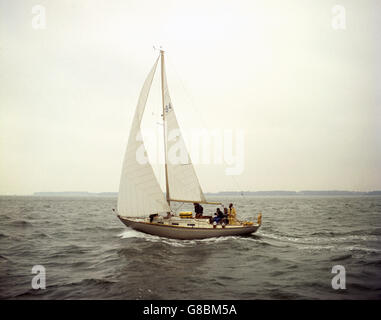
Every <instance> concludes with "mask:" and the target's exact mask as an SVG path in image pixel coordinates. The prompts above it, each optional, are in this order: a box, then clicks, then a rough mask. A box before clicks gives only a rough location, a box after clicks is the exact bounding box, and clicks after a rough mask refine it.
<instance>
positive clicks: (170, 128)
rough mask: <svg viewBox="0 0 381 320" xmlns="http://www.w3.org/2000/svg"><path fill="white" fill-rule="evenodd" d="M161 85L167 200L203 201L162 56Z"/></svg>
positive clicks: (203, 197)
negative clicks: (178, 120)
mask: <svg viewBox="0 0 381 320" xmlns="http://www.w3.org/2000/svg"><path fill="white" fill-rule="evenodd" d="M161 68H162V82H163V83H162V86H163V104H164V106H163V107H164V123H165V126H166V135H165V139H166V153H167V157H166V163H167V178H168V183H167V187H168V189H169V190H168V193H169V200H182V201H184V200H185V201H191V202H205V201H206V200H205V196H204V194H203V192H202V189H201V186H200V183H199V181H198V178H197V175H196V171H195V169H194V167H193V164H192V161H191V159H190V157H189V154H188V151H187V149H186V146H185V142H184V139H183V136H182V134H181V131H180V127H179V124H178V122H177V119H176V115H175V112H174V109H173V104H172V102H171V97H170V95H169V89H168V84H167V77H166V74H165V67H164V57H163V56H162V65H161Z"/></svg>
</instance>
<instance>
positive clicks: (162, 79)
mask: <svg viewBox="0 0 381 320" xmlns="http://www.w3.org/2000/svg"><path fill="white" fill-rule="evenodd" d="M160 61H161V100H162V104H163V132H164V157H165V196H166V199H167V202H168V205H170V200H169V199H170V197H169V184H168V166H167V162H168V161H167V160H168V159H167V158H168V157H167V139H166V132H165V98H164V96H165V94H164V50H160Z"/></svg>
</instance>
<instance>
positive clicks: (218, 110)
mask: <svg viewBox="0 0 381 320" xmlns="http://www.w3.org/2000/svg"><path fill="white" fill-rule="evenodd" d="M336 4H339V5H342V6H343V7H344V8H345V9H346V11H345V12H346V29H345V30H335V29H334V28H333V27H332V25H331V23H332V18H333V14H332V12H331V10H332V7H333V6H334V5H336ZM35 5H42V6H43V7H44V8H45V9H46V27H45V29H34V28H33V27H32V19H33V17H34V14H33V13H32V8H33V6H35ZM380 10H381V7H380V4H379V2H378V1H347V0H341V1H328V0H325V1H313V0H310V1H302V0H291V1H284V0H278V1H273V0H260V1H222V0H219V1H205V0H203V1H167V0H161V1H144V0H143V1H142V0H139V1H131V0H107V1H106V0H102V1H100V0H81V1H78V0H72V1H69V0H68V1H58V0H54V1H51V0H49V1H42V0H34V1H27V0H18V1H6V0H0V70H1V72H0V194H28V193H32V192H35V191H67V190H77V191H91V192H101V191H117V190H118V186H119V177H120V171H121V165H122V159H123V155H124V151H125V148H126V143H127V139H128V134H129V129H130V124H131V120H132V116H133V113H134V110H135V106H136V102H137V98H138V95H139V91H140V88H141V86H142V84H143V81H144V79H145V77H146V75H147V73H148V72H149V70H150V68H151V66H152V65H153V63H154V61H155V59H156V57H157V55H158V53H157V52H155V51H154V50H153V48H152V46H153V45H161V46H163V48H165V50H166V52H167V54H166V57H167V61H168V63H167V76H168V83H169V88H170V91H171V96H172V101H173V103H174V106H175V110H176V113H177V117H178V121H179V123H180V126H181V128H188V129H189V128H201V127H204V128H207V129H209V130H213V129H215V128H221V129H222V128H230V129H242V130H243V132H244V133H245V159H244V170H243V172H242V174H240V175H238V176H235V177H234V178H232V177H230V176H226V175H225V166H223V165H213V164H210V165H196V170H197V172H198V175H199V179H200V182H201V185H202V187H203V189H204V191H222V190H241V189H242V190H279V189H283V190H305V189H315V190H316V189H319V190H322V189H347V190H374V189H381V132H380V131H381V129H380V128H381V112H380V101H381V96H380V90H379V89H380V88H379V80H380V78H379V73H378V74H377V72H379V69H380V62H379V57H377V51H378V56H380V50H379V48H376V45H377V42H380V41H379V31H377V30H379V28H378V29H377V26H376V19H379V17H378V16H377V15H379V13H380ZM377 36H378V38H377ZM378 45H379V44H378ZM377 58H378V60H377ZM376 80H378V83H377V81H376ZM155 81H156V82H155V83H156V84H154V86H153V88H152V91H153V92H152V95H151V96H150V102H149V103H150V104H151V105H158V106H160V103H161V100H160V92H159V85H158V84H157V82H158V78H157V79H155ZM377 84H378V86H377ZM155 99H156V100H155Z"/></svg>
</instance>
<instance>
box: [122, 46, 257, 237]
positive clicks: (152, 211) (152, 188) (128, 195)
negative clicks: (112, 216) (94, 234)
mask: <svg viewBox="0 0 381 320" xmlns="http://www.w3.org/2000/svg"><path fill="white" fill-rule="evenodd" d="M159 59H160V61H161V91H162V107H163V110H162V112H163V114H162V120H163V133H164V156H165V165H164V167H165V188H166V192H165V195H164V192H163V191H162V189H161V187H160V184H159V181H158V180H157V178H156V176H155V173H154V171H153V168H152V166H151V164H150V163H149V162H148V161H144V159H141V156H140V157H139V155H142V154H143V155H145V154H147V151H146V148H145V145H144V141H142V134H141V122H142V118H143V114H144V110H145V106H146V102H147V99H148V94H149V91H150V89H151V84H152V81H153V77H154V75H155V72H156V68H157V65H158V62H159ZM179 145H180V146H181V148H182V150H183V151H184V150H185V153H186V161H185V162H184V161H181V162H179V161H170V160H171V159H169V157H168V154H169V151H170V150H171V148H172V149H173V148H178V147H179ZM172 202H183V203H195V204H200V203H202V204H214V205H221V203H219V202H208V201H207V200H206V198H205V196H204V193H203V192H202V189H201V186H200V184H199V181H198V178H197V175H196V171H195V169H194V167H193V164H192V162H191V159H190V157H189V154H188V152H187V151H186V148H185V144H184V140H183V138H182V135H181V132H180V128H179V125H178V122H177V118H176V115H175V112H174V109H173V104H172V102H171V98H170V95H169V90H168V85H167V79H166V74H165V66H164V51H162V50H160V56H159V57H158V58H157V60H156V62H155V64H154V66H153V67H152V69H151V71H150V73H149V74H148V76H147V78H146V80H145V82H144V85H143V88H142V90H141V92H140V96H139V100H138V105H137V107H136V111H135V115H134V118H133V122H132V126H131V131H130V136H129V140H128V144H127V150H126V153H125V157H124V161H123V169H122V174H121V179H120V186H119V194H118V218H119V219H120V220H121V221H122V222H123V223H124V224H125V225H126V226H127V227H130V228H132V229H135V230H137V231H141V232H145V233H148V234H152V235H157V236H161V237H167V238H173V239H187V240H191V239H204V238H211V237H219V236H240V235H247V234H251V233H253V232H256V231H257V230H258V228H259V227H260V225H261V215H259V217H258V221H257V223H254V222H249V221H245V222H242V221H239V220H237V219H236V218H235V213H234V216H233V211H232V212H229V219H227V217H226V218H225V219H222V218H221V219H215V218H213V217H210V218H207V217H204V218H202V217H193V215H192V213H191V212H183V213H180V214H179V215H178V216H177V215H175V214H174V213H173V210H172V209H171V203H172ZM234 212H235V211H234ZM163 215H165V216H163Z"/></svg>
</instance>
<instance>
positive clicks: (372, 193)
mask: <svg viewBox="0 0 381 320" xmlns="http://www.w3.org/2000/svg"><path fill="white" fill-rule="evenodd" d="M209 194H210V195H220V196H238V195H245V196H375V195H377V196H379V195H381V190H377V191H367V192H362V191H341V190H322V191H319V190H303V191H282V190H275V191H240V192H237V191H224V192H217V193H209Z"/></svg>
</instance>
